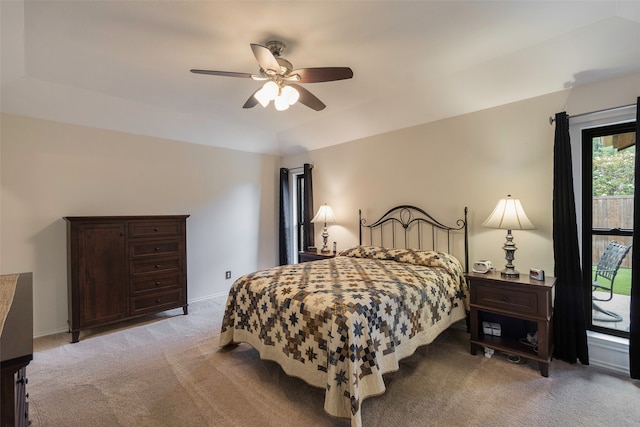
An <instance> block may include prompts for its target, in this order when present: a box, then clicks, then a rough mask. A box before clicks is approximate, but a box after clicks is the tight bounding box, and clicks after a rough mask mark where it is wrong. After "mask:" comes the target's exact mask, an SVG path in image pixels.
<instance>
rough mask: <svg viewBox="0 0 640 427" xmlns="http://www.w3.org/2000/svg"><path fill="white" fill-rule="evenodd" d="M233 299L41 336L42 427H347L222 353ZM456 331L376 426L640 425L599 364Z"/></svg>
mask: <svg viewBox="0 0 640 427" xmlns="http://www.w3.org/2000/svg"><path fill="white" fill-rule="evenodd" d="M225 300H226V299H225V298H215V299H210V300H207V301H200V302H197V303H194V304H191V305H190V307H189V308H190V314H189V315H187V316H184V315H182V314H181V313H182V311H181V310H173V311H169V312H166V313H164V314H161V315H157V316H151V317H149V318H145V319H142V320H139V321H134V322H128V323H126V324H123V325H117V326H112V327H110V328H104V329H100V330H95V331H90V332H87V333H85V332H83V333H81V335H80V342H79V343H76V344H70V343H69V342H68V341H69V339H70V336H69V335H68V334H59V335H55V336H50V337H44V338H39V339H37V340H36V342H35V354H34V360H33V362H31V364H30V365H29V367H28V372H27V373H28V377H29V384H28V386H27V387H28V392H29V394H30V399H29V400H30V410H31V421H32V426H35V427H38V426H55V427H57V426H65V427H73V426H89V427H102V426H274V427H276V426H277V427H287V426H292V427H293V426H296V427H298V426H348V425H349V422H348V421H347V420H341V419H335V418H332V417H330V416H329V415H327V414H326V413H325V412H324V410H323V400H324V392H323V390H321V389H317V388H314V387H311V386H309V385H307V384H305V383H304V382H303V381H301V380H299V379H296V378H292V377H289V376H287V375H285V374H284V373H283V372H282V371H281V369H280V368H279V367H278V365H276V364H275V363H273V362H269V361H262V360H260V357H259V355H258V354H257V352H256V351H255V350H253V348H251V347H250V346H248V345H246V344H242V345H239V346H235V347H232V348H224V349H220V348H219V347H218V335H219V330H220V322H221V318H222V311H223V308H224V303H225ZM468 339H469V336H468V334H466V333H465V332H464V331H460V330H449V331H446V332H445V333H443V334H442V335H441V336H440V337H439V338H438V339H437V340H436V342H434V343H433V344H431V345H429V346H426V347H422V348H420V349H419V350H418V351H417V352H416V353H415V354H414V355H413V356H411V357H410V358H408V359H406V360H404V361H403V363H401V368H400V371H398V372H396V373H393V374H390V375H387V376H386V377H385V380H386V384H387V391H386V393H385V394H383V395H382V396H378V397H372V398H370V399H367V400H366V401H365V402H364V405H363V423H364V425H365V426H367V427H369V426H398V427H399V426H489V425H491V426H562V427H569V426H577V425H580V426H637V425H638V424H639V422H640V404H639V402H640V384H639V382H638V381H633V380H631V379H629V378H626V377H624V376H620V375H617V374H614V373H609V372H606V371H602V370H599V369H597V368H594V367H584V366H581V365H569V364H567V363H564V362H559V361H553V362H552V364H551V367H550V374H549V378H544V377H542V376H540V374H539V372H538V369H537V363H532V362H529V363H527V364H513V363H511V362H509V361H508V360H507V359H506V357H504V355H495V356H494V357H492V358H491V359H488V358H485V357H483V356H480V355H478V356H471V355H470V354H469V343H468Z"/></svg>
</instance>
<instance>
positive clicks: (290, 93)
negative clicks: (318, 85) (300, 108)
mask: <svg viewBox="0 0 640 427" xmlns="http://www.w3.org/2000/svg"><path fill="white" fill-rule="evenodd" d="M282 96H283V97H285V98H286V99H287V102H288V103H289V105H293V104H295V103H296V102H298V99H299V98H300V93H298V91H297V90H296V89H295V88H292V87H291V86H285V87H283V88H282Z"/></svg>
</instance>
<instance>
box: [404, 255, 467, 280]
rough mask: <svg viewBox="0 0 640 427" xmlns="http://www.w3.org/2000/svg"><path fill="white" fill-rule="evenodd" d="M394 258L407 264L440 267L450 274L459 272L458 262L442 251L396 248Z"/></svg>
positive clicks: (460, 268)
mask: <svg viewBox="0 0 640 427" xmlns="http://www.w3.org/2000/svg"><path fill="white" fill-rule="evenodd" d="M396 251H397V254H396V256H395V258H394V259H395V260H396V261H398V262H405V263H409V264H416V265H424V266H427V267H441V268H444V269H445V270H447V271H448V272H450V273H452V274H461V272H462V265H460V262H459V261H458V260H457V259H456V258H454V257H453V256H452V255H449V254H447V253H444V252H437V251H429V250H420V249H396Z"/></svg>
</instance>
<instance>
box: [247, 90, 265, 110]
mask: <svg viewBox="0 0 640 427" xmlns="http://www.w3.org/2000/svg"><path fill="white" fill-rule="evenodd" d="M260 89H262V88H258V89H256V90H255V91H254V92H253V93H252V94H251V96H250V97H249V99H247V102H245V103H244V105H243V106H242V108H253V107H255V106H256V105H257V104H258V100H257V99H256V97H255V94H256V92H258V91H259V90H260Z"/></svg>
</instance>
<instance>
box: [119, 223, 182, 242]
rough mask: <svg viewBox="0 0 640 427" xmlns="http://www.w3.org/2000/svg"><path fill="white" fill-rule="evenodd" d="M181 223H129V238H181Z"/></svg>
mask: <svg viewBox="0 0 640 427" xmlns="http://www.w3.org/2000/svg"><path fill="white" fill-rule="evenodd" d="M182 224H183V222H182V221H137V222H131V223H129V237H131V238H142V237H181V236H182V231H183V230H182Z"/></svg>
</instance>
